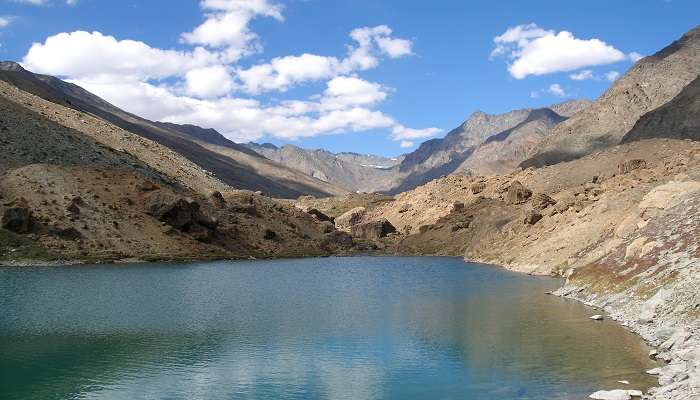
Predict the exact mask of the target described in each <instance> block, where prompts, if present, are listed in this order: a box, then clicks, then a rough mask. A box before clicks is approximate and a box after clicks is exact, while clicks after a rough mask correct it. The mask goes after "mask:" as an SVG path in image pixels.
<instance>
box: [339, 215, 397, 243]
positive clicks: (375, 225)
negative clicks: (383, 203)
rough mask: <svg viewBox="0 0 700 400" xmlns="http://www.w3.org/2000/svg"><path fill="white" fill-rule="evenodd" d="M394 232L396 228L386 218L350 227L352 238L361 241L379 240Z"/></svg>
mask: <svg viewBox="0 0 700 400" xmlns="http://www.w3.org/2000/svg"><path fill="white" fill-rule="evenodd" d="M394 232H396V228H395V227H394V225H392V224H391V222H389V221H388V220H387V219H386V218H382V219H379V220H377V221H370V222H366V223H363V224H357V225H353V226H352V227H350V233H351V234H352V236H353V237H356V238H362V239H380V238H383V237H386V236H387V235H388V234H390V233H394Z"/></svg>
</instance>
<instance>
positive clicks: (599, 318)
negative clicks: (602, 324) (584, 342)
mask: <svg viewBox="0 0 700 400" xmlns="http://www.w3.org/2000/svg"><path fill="white" fill-rule="evenodd" d="M590 318H591V319H592V320H594V321H602V320H603V316H602V315H600V314H596V315H593V316H591V317H590Z"/></svg>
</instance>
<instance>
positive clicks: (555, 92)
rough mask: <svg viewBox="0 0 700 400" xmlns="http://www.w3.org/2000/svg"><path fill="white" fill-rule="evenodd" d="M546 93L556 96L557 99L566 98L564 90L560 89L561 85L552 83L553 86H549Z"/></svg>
mask: <svg viewBox="0 0 700 400" xmlns="http://www.w3.org/2000/svg"><path fill="white" fill-rule="evenodd" d="M547 91H548V92H549V93H550V94H552V95H554V96H557V97H566V96H567V94H566V92H565V91H564V89H562V87H561V85H560V84H558V83H553V84H551V85H549V88H548V89H547Z"/></svg>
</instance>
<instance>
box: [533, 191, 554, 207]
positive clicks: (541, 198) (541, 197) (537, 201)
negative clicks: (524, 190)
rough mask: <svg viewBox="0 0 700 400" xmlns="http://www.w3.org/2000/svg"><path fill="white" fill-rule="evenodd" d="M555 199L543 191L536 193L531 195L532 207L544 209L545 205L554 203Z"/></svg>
mask: <svg viewBox="0 0 700 400" xmlns="http://www.w3.org/2000/svg"><path fill="white" fill-rule="evenodd" d="M556 204H557V201H556V200H554V199H553V198H551V197H549V196H548V195H546V194H544V193H537V194H535V195H534V196H532V207H534V208H535V209H536V210H544V209H546V208H547V207H551V206H553V205H556Z"/></svg>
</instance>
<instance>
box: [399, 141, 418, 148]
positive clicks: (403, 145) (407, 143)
mask: <svg viewBox="0 0 700 400" xmlns="http://www.w3.org/2000/svg"><path fill="white" fill-rule="evenodd" d="M399 146H401V148H402V149H406V148H409V147H413V146H414V143H413V142H411V141H409V140H402V141H401V143H399Z"/></svg>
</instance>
